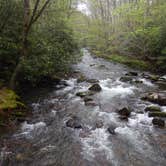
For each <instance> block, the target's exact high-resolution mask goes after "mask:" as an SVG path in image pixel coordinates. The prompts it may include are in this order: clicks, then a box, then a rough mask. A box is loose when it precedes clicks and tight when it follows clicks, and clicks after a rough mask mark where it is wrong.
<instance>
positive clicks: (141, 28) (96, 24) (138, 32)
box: [85, 0, 166, 60]
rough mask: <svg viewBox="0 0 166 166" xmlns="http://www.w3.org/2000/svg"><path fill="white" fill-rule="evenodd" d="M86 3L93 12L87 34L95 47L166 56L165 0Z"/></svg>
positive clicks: (92, 0)
mask: <svg viewBox="0 0 166 166" xmlns="http://www.w3.org/2000/svg"><path fill="white" fill-rule="evenodd" d="M87 6H88V7H89V10H90V13H91V14H90V15H89V16H88V18H89V19H88V23H87V25H88V26H89V33H87V36H86V38H87V41H88V45H90V46H91V47H92V48H95V49H96V50H100V51H102V52H103V53H107V54H111V53H117V54H121V55H131V56H137V57H138V58H143V59H148V60H153V59H158V58H160V56H162V58H161V59H164V57H165V50H166V44H165V41H164V40H163V39H164V38H166V36H165V32H166V29H165V25H166V19H165V17H166V10H165V8H166V1H165V0H88V3H87ZM86 20H87V19H86ZM86 20H85V22H86ZM165 59H166V58H165Z"/></svg>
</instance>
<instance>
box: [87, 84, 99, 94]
mask: <svg viewBox="0 0 166 166" xmlns="http://www.w3.org/2000/svg"><path fill="white" fill-rule="evenodd" d="M89 90H90V91H94V92H100V91H101V90H102V88H101V86H100V85H99V84H93V85H92V86H91V87H90V88H89Z"/></svg>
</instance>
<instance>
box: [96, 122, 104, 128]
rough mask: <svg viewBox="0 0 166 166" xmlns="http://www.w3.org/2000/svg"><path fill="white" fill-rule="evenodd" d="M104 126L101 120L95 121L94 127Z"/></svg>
mask: <svg viewBox="0 0 166 166" xmlns="http://www.w3.org/2000/svg"><path fill="white" fill-rule="evenodd" d="M103 126H104V123H103V122H102V121H97V122H96V124H95V128H102V127H103Z"/></svg>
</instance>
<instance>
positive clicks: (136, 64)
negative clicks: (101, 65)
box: [106, 55, 150, 70]
mask: <svg viewBox="0 0 166 166" xmlns="http://www.w3.org/2000/svg"><path fill="white" fill-rule="evenodd" d="M106 58H107V59H109V60H111V61H114V62H118V63H122V64H125V65H127V66H130V67H132V68H138V69H143V70H147V69H149V66H150V64H149V63H148V62H145V61H143V60H139V59H136V58H132V57H129V56H122V55H111V56H106Z"/></svg>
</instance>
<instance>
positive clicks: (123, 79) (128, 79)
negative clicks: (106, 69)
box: [120, 76, 133, 82]
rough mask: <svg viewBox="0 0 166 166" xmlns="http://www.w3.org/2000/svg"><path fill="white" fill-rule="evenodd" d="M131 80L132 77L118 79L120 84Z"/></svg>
mask: <svg viewBox="0 0 166 166" xmlns="http://www.w3.org/2000/svg"><path fill="white" fill-rule="evenodd" d="M132 80H133V78H132V77H128V76H124V77H121V78H120V81H122V82H131V81H132Z"/></svg>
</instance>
